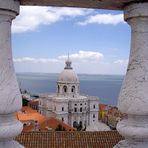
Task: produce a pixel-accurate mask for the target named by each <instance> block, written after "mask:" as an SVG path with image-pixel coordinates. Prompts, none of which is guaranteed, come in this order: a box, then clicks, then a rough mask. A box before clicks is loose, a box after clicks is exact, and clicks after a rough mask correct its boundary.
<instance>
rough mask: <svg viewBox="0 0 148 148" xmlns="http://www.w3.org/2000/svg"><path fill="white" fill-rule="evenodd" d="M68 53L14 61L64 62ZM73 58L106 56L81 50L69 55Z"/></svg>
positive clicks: (84, 58) (87, 59)
mask: <svg viewBox="0 0 148 148" xmlns="http://www.w3.org/2000/svg"><path fill="white" fill-rule="evenodd" d="M67 56H68V55H62V56H58V57H57V58H53V59H52V58H32V57H23V58H15V59H13V61H14V62H15V63H23V62H30V63H57V62H62V61H63V60H66V59H67ZM69 56H70V59H71V60H85V61H90V60H91V61H96V60H97V61H98V60H100V59H102V58H103V57H104V56H103V54H102V53H99V52H94V51H79V52H78V53H74V54H71V55H69Z"/></svg>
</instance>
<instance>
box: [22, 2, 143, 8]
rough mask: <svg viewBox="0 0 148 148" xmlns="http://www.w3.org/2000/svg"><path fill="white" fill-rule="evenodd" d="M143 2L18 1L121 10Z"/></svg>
mask: <svg viewBox="0 0 148 148" xmlns="http://www.w3.org/2000/svg"><path fill="white" fill-rule="evenodd" d="M143 1H145V0H20V2H21V5H39V6H65V7H66V6H67V7H83V8H99V9H115V10H122V9H123V7H124V6H125V5H127V4H128V3H132V2H143Z"/></svg>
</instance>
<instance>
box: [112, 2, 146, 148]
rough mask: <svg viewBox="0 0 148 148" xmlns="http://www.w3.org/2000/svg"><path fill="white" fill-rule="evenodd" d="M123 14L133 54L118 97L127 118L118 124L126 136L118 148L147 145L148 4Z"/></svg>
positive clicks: (130, 9)
mask: <svg viewBox="0 0 148 148" xmlns="http://www.w3.org/2000/svg"><path fill="white" fill-rule="evenodd" d="M124 17H125V20H126V21H127V22H128V24H129V25H130V26H131V30H132V32H131V35H132V36H131V53H130V58H129V64H128V69H127V73H126V77H125V79H124V82H123V85H122V89H121V92H120V96H119V102H118V107H119V110H120V111H122V112H123V113H126V114H128V118H127V119H124V120H122V121H121V122H119V123H118V125H117V130H118V132H119V133H120V134H121V135H122V136H124V137H125V140H124V141H121V142H119V143H118V144H117V145H116V146H115V148H119V147H122V148H124V147H130V148H147V147H148V3H133V4H130V5H128V6H126V7H125V9H124Z"/></svg>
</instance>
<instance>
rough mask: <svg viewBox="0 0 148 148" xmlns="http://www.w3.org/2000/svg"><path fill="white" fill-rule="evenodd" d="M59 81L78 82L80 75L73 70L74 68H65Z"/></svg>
mask: <svg viewBox="0 0 148 148" xmlns="http://www.w3.org/2000/svg"><path fill="white" fill-rule="evenodd" d="M58 81H63V82H78V81H79V79H78V76H77V74H76V73H75V72H74V71H73V70H72V69H64V70H63V71H62V72H61V73H60V75H59V77H58Z"/></svg>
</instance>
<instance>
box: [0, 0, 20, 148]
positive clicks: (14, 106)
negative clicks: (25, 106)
mask: <svg viewBox="0 0 148 148" xmlns="http://www.w3.org/2000/svg"><path fill="white" fill-rule="evenodd" d="M18 13H19V2H18V1H15V0H0V148H21V147H22V146H21V145H20V144H19V143H17V142H16V141H13V138H14V137H15V136H17V135H18V134H20V133H21V131H22V124H21V123H20V122H19V121H18V120H16V117H15V114H14V113H15V112H16V111H18V110H19V109H20V108H21V106H22V100H21V95H20V92H19V87H18V84H17V81H16V76H15V72H14V66H13V60H12V51H11V23H12V19H14V18H15V17H16V15H17V14H18Z"/></svg>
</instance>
